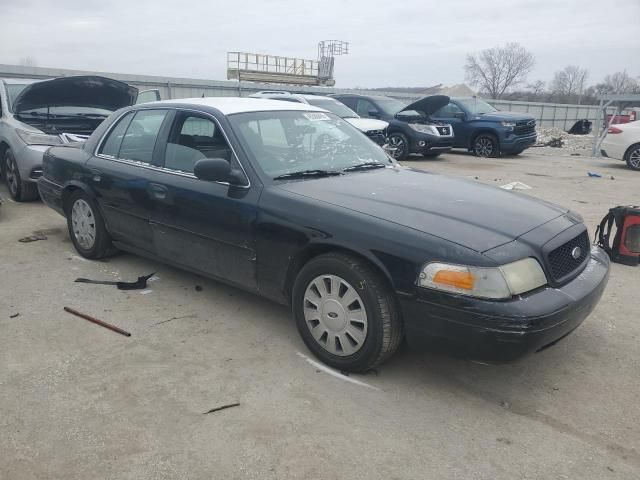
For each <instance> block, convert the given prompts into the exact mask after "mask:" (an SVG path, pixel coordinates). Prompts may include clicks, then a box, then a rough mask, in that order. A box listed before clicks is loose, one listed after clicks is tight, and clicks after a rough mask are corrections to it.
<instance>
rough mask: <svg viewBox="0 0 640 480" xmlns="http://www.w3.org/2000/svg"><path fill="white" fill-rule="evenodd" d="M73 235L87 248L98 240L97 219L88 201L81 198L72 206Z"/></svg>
mask: <svg viewBox="0 0 640 480" xmlns="http://www.w3.org/2000/svg"><path fill="white" fill-rule="evenodd" d="M71 225H72V226H73V236H74V237H75V239H76V241H77V242H78V244H79V245H80V246H81V247H82V248H84V249H85V250H89V249H91V247H93V244H94V243H95V241H96V220H95V217H94V216H93V210H91V207H90V206H89V204H88V203H87V202H85V201H84V200H82V199H81V198H79V199H78V200H76V201H75V202H74V203H73V207H72V208H71Z"/></svg>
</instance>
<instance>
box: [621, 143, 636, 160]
mask: <svg viewBox="0 0 640 480" xmlns="http://www.w3.org/2000/svg"><path fill="white" fill-rule="evenodd" d="M635 147H640V142H635V143H632V144H631V145H629V148H627V149H626V150H625V151H624V156H623V157H622V158H623V159H624V160H628V159H629V157H630V156H631V152H632V150H633V149H634V148H635Z"/></svg>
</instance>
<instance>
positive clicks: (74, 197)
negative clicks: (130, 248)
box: [65, 190, 115, 259]
mask: <svg viewBox="0 0 640 480" xmlns="http://www.w3.org/2000/svg"><path fill="white" fill-rule="evenodd" d="M65 210H66V214H67V227H68V228H69V236H70V237H71V241H72V242H73V245H74V247H76V250H77V251H78V253H79V254H80V255H82V256H83V257H85V258H91V259H98V258H103V257H106V256H108V255H111V254H112V253H113V252H114V251H115V250H114V248H113V246H112V245H111V237H110V236H109V233H108V232H107V229H106V228H105V226H104V221H103V220H102V215H100V212H99V211H98V209H97V207H96V205H95V202H94V201H93V200H92V199H91V198H90V197H89V195H87V194H86V193H85V192H83V191H82V190H78V191H76V192H74V193H72V194H71V196H70V197H69V199H68V200H67V202H66V208H65Z"/></svg>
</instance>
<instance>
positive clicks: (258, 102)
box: [144, 97, 326, 115]
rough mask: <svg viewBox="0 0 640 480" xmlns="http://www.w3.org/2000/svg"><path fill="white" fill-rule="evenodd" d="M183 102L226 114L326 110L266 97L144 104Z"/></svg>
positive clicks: (191, 99) (193, 99) (176, 100)
mask: <svg viewBox="0 0 640 480" xmlns="http://www.w3.org/2000/svg"><path fill="white" fill-rule="evenodd" d="M164 103H183V104H187V105H189V104H190V105H199V106H206V107H213V108H217V109H218V110H220V112H222V113H223V114H224V115H231V114H233V113H244V112H265V111H273V110H282V111H286V110H289V111H291V110H301V111H305V112H309V111H312V112H326V110H325V109H324V108H319V107H314V106H313V105H308V104H306V103H293V102H283V101H281V100H269V99H266V98H247V97H205V98H176V99H173V100H163V101H160V102H150V103H145V104H144V105H152V104H164Z"/></svg>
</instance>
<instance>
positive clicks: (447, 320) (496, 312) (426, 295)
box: [400, 247, 609, 363]
mask: <svg viewBox="0 0 640 480" xmlns="http://www.w3.org/2000/svg"><path fill="white" fill-rule="evenodd" d="M608 278H609V258H608V257H607V255H606V253H604V251H603V250H602V249H600V248H599V247H593V248H592V250H591V259H590V260H589V263H588V264H587V266H586V267H585V269H584V270H583V271H582V273H580V275H578V276H577V277H576V278H574V279H573V280H572V281H571V282H569V283H567V284H566V285H564V286H562V287H560V288H552V287H544V288H542V289H539V290H536V291H534V292H532V293H529V294H526V295H521V296H519V297H517V298H514V299H512V300H509V301H491V300H482V299H477V298H471V297H465V296H462V295H451V294H446V293H442V292H437V291H432V290H421V291H419V292H417V293H416V295H415V296H413V297H405V298H401V299H400V304H401V307H402V312H403V316H404V322H405V331H406V338H407V342H408V343H409V346H411V347H412V348H429V349H437V350H445V351H447V352H449V353H453V354H455V355H459V356H463V357H466V358H471V359H475V360H480V361H485V362H492V363H503V362H510V361H514V360H517V359H518V358H521V357H524V356H526V355H528V354H531V353H534V352H538V351H540V350H542V349H544V348H546V347H548V346H551V345H553V344H554V343H556V342H557V341H558V340H560V339H562V338H563V337H564V336H566V335H568V334H569V333H571V332H572V331H573V330H574V329H575V328H577V327H578V326H579V325H580V324H581V323H582V322H583V320H584V319H585V318H586V317H587V316H588V315H589V314H590V313H591V311H592V310H593V309H594V307H595V306H596V304H597V303H598V301H599V300H600V297H601V296H602V293H603V291H604V289H605V287H606V285H607V281H608Z"/></svg>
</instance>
